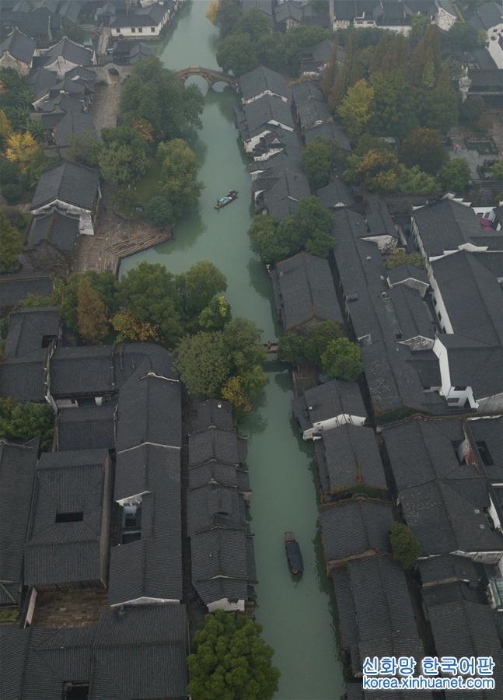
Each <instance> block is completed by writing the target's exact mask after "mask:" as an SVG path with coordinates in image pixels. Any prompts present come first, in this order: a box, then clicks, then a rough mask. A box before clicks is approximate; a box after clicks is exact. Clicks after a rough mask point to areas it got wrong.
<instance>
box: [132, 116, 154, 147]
mask: <svg viewBox="0 0 503 700" xmlns="http://www.w3.org/2000/svg"><path fill="white" fill-rule="evenodd" d="M131 126H132V127H133V129H134V130H135V131H136V133H137V134H139V135H140V136H141V137H142V139H143V140H144V141H145V142H146V143H153V142H154V127H153V126H152V124H151V123H150V122H149V121H148V119H143V117H137V118H136V119H133V121H132V122H131Z"/></svg>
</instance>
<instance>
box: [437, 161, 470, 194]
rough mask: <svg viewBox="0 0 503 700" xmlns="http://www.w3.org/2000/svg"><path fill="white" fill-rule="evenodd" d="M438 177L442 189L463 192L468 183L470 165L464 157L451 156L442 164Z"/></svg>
mask: <svg viewBox="0 0 503 700" xmlns="http://www.w3.org/2000/svg"><path fill="white" fill-rule="evenodd" d="M438 178H439V180H440V184H441V185H442V188H443V189H444V191H451V192H465V191H466V189H467V188H468V185H469V183H470V166H469V165H468V163H467V162H466V160H465V159H464V158H453V159H452V160H449V161H448V162H447V163H445V165H443V166H442V168H441V169H440V172H439V174H438Z"/></svg>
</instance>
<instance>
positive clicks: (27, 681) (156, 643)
mask: <svg viewBox="0 0 503 700" xmlns="http://www.w3.org/2000/svg"><path fill="white" fill-rule="evenodd" d="M0 650H1V657H0V665H1V667H2V668H9V674H2V681H1V682H2V687H1V696H2V700H42V699H45V698H60V697H61V696H62V695H61V694H62V689H63V684H64V683H66V682H68V680H69V679H71V680H73V681H76V680H78V681H81V682H83V683H87V684H89V700H103V699H104V698H106V699H107V700H133V699H134V698H140V697H141V698H161V697H162V698H166V700H168V699H170V700H179V699H180V698H185V697H186V683H187V665H186V656H187V616H186V611H185V606H184V605H163V606H159V605H153V606H152V605H151V606H147V605H142V606H132V607H127V608H125V609H124V610H121V611H117V610H109V611H106V612H103V613H102V615H101V617H100V620H99V622H98V624H97V625H95V626H92V627H79V628H75V627H68V628H61V629H38V628H34V627H29V628H26V629H22V630H17V629H15V628H0Z"/></svg>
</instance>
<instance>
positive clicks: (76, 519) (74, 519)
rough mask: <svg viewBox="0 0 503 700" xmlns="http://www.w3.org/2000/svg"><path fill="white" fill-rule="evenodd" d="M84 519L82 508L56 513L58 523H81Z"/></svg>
mask: <svg viewBox="0 0 503 700" xmlns="http://www.w3.org/2000/svg"><path fill="white" fill-rule="evenodd" d="M82 520H84V513H83V511H81V510H76V511H67V512H64V513H56V520H55V522H57V523H80V522H81V521H82Z"/></svg>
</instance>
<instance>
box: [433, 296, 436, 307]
mask: <svg viewBox="0 0 503 700" xmlns="http://www.w3.org/2000/svg"><path fill="white" fill-rule="evenodd" d="M436 305H437V300H436V299H435V297H433V306H436Z"/></svg>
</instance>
